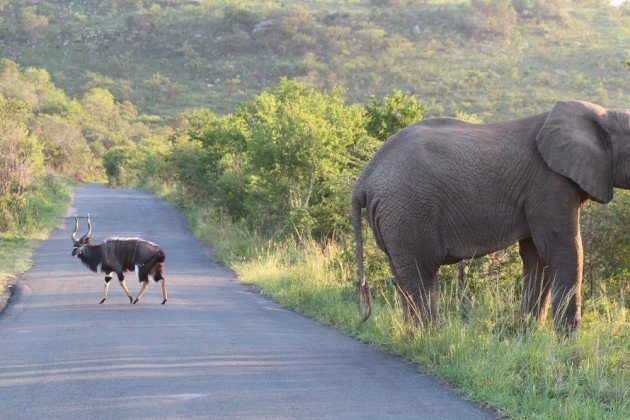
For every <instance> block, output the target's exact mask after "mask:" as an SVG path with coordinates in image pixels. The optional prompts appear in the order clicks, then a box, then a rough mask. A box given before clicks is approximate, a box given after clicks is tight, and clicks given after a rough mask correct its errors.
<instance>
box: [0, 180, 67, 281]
mask: <svg viewBox="0 0 630 420" xmlns="http://www.w3.org/2000/svg"><path fill="white" fill-rule="evenodd" d="M72 185H73V182H72V181H70V180H69V179H67V178H62V177H58V176H49V177H47V178H45V179H42V180H41V181H39V182H38V183H37V184H36V186H35V187H34V188H32V189H31V190H30V191H28V192H27V193H25V195H24V205H23V206H22V207H21V208H20V210H19V212H18V214H16V215H15V216H16V217H15V225H14V226H13V228H12V229H11V230H10V231H8V232H2V233H0V291H2V290H4V289H5V287H6V286H7V285H9V284H10V283H11V282H12V281H14V280H15V279H16V278H17V276H18V275H19V274H21V273H23V272H25V271H26V270H28V269H29V268H30V267H31V263H32V261H31V256H32V255H33V252H34V250H35V248H36V247H37V244H38V243H39V242H40V241H41V240H42V239H44V238H45V237H46V236H47V235H48V232H50V230H51V229H53V228H55V227H56V226H58V225H59V220H60V219H59V218H60V217H61V216H63V214H64V213H65V211H66V208H67V206H68V203H69V202H70V197H71V187H72Z"/></svg>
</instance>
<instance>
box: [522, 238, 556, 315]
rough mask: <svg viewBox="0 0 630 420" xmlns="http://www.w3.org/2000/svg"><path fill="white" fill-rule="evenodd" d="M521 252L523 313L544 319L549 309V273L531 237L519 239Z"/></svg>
mask: <svg viewBox="0 0 630 420" xmlns="http://www.w3.org/2000/svg"><path fill="white" fill-rule="evenodd" d="M518 244H519V253H520V255H521V258H522V259H523V279H524V282H523V292H522V298H521V313H522V314H523V315H527V314H530V315H531V316H533V317H534V318H535V319H537V320H539V321H541V322H542V321H544V320H545V318H546V317H547V311H548V309H549V300H550V299H549V297H550V292H549V291H550V289H549V286H550V283H549V274H548V270H547V269H546V267H545V265H544V263H543V261H542V259H541V258H540V256H539V255H538V251H537V250H536V247H535V245H534V241H533V240H532V239H531V238H527V239H523V240H521V241H519V243H518Z"/></svg>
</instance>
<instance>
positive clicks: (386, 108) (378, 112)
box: [366, 90, 425, 141]
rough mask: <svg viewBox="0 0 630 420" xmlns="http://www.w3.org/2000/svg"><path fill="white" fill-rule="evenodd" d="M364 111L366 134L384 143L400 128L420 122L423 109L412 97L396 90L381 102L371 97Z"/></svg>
mask: <svg viewBox="0 0 630 420" xmlns="http://www.w3.org/2000/svg"><path fill="white" fill-rule="evenodd" d="M366 111H367V115H368V119H369V121H368V123H367V127H366V128H367V131H368V134H370V135H371V136H372V137H375V138H377V139H379V140H381V141H385V140H387V139H388V138H389V137H390V136H391V135H392V134H394V133H395V132H397V131H398V130H400V129H401V128H404V127H406V126H408V125H410V124H413V123H414V122H416V121H420V120H422V117H423V114H424V111H425V108H424V107H422V106H420V105H419V104H418V101H416V99H415V98H414V97H412V96H406V95H404V94H403V93H402V92H401V91H399V90H398V91H396V92H394V93H393V94H391V95H388V96H385V97H384V98H383V99H381V100H378V99H377V98H376V97H374V96H372V97H371V98H370V103H369V104H368V105H367V107H366Z"/></svg>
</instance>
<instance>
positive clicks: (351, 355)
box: [0, 185, 495, 419]
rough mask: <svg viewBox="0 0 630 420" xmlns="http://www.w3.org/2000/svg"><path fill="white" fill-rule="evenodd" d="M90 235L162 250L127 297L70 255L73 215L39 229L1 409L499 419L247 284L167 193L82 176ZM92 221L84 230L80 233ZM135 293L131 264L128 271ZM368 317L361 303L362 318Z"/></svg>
mask: <svg viewBox="0 0 630 420" xmlns="http://www.w3.org/2000/svg"><path fill="white" fill-rule="evenodd" d="M75 212H76V213H77V214H80V215H85V213H87V212H90V213H91V214H92V217H93V222H94V230H93V233H92V237H93V242H97V241H99V242H100V241H101V240H103V239H104V238H106V237H108V236H140V237H143V238H145V239H148V240H151V241H153V242H156V243H158V244H160V245H161V246H162V248H163V249H164V250H165V252H166V269H165V277H166V279H167V284H168V292H169V301H168V302H167V304H166V305H164V306H162V305H160V302H161V290H160V287H159V284H155V283H154V282H153V281H151V284H150V286H149V288H148V289H147V291H146V292H145V294H144V296H143V298H142V300H141V301H140V302H139V303H138V304H137V305H130V304H129V301H128V299H127V297H126V296H125V295H124V292H123V290H122V288H120V286H119V285H118V284H117V281H116V279H115V278H114V280H113V281H112V283H111V286H110V288H109V299H108V301H107V302H106V303H105V304H103V305H99V304H98V302H99V300H100V299H101V297H102V292H103V284H104V282H103V277H104V276H103V275H102V274H100V273H99V274H93V273H92V272H90V271H89V270H88V269H87V267H85V266H84V265H83V264H81V263H80V261H79V260H78V259H76V258H74V257H71V256H70V252H71V251H72V244H71V240H70V232H71V230H72V227H73V221H72V219H66V221H65V223H64V224H63V225H62V227H61V228H60V229H58V230H56V231H54V232H53V233H52V234H51V235H50V237H49V239H47V240H45V241H43V242H42V244H41V246H40V248H39V249H38V251H37V252H36V254H35V256H34V262H35V265H34V267H33V268H32V269H31V270H30V271H28V272H27V273H26V274H25V275H24V276H23V278H22V279H21V280H20V281H19V282H18V284H17V285H16V286H15V293H14V296H13V297H12V299H11V301H10V302H9V305H8V306H7V308H6V309H5V311H4V312H3V313H2V314H1V315H0V418H2V419H9V418H11V419H15V418H90V419H96V418H141V417H144V418H146V417H149V418H158V417H159V418H168V417H179V418H181V417H186V418H190V417H201V418H235V417H237V418H252V417H254V418H322V417H326V418H375V419H377V418H379V419H380V418H388V417H391V418H439V419H448V418H453V419H461V418H465V419H477V418H492V417H495V415H494V414H492V413H489V412H487V411H484V410H482V409H480V408H479V407H477V406H475V405H474V404H471V403H470V402H467V401H465V400H464V399H462V398H461V397H459V396H457V395H456V394H455V393H454V392H453V391H451V390H449V389H448V388H447V387H445V386H443V385H442V384H440V383H439V382H438V381H436V380H435V379H434V378H432V377H429V376H425V375H422V374H419V373H417V371H416V369H415V368H414V366H412V365H411V364H409V363H406V362H404V361H403V360H400V359H398V358H396V357H392V356H389V355H387V354H385V353H383V352H380V351H377V350H375V349H372V348H370V347H369V346H367V345H365V344H363V343H360V342H358V341H356V340H354V339H352V338H349V337H346V336H344V335H342V334H341V333H339V332H338V331H336V330H334V329H332V328H328V327H325V326H322V325H319V324H318V323H317V322H315V321H313V320H310V319H307V318H305V317H302V316H300V315H298V314H295V313H293V312H290V311H287V310H284V309H282V308H281V307H279V306H278V305H277V304H275V303H273V302H272V301H270V300H269V299H267V298H265V297H263V296H261V295H260V294H259V293H257V292H256V291H255V290H254V289H252V288H250V287H248V286H245V285H242V284H239V283H238V281H237V280H236V278H235V276H234V274H233V273H231V272H230V271H229V270H227V269H225V268H222V267H220V266H218V265H217V264H216V263H215V262H214V261H213V259H212V258H211V257H210V256H209V253H208V249H207V247H206V246H204V244H203V243H202V242H200V241H199V240H197V239H195V238H194V237H193V235H192V234H191V233H190V232H189V231H188V230H187V228H186V225H185V221H184V219H183V217H182V216H181V215H180V214H179V212H178V211H177V210H176V209H175V208H174V207H172V206H171V205H169V204H167V203H165V202H164V201H162V200H160V199H158V198H155V197H153V196H151V195H149V194H147V193H144V192H140V191H135V190H109V189H105V188H104V187H102V186H99V185H90V186H85V187H80V188H77V189H76V190H75V197H74V201H73V204H72V206H71V208H70V209H69V210H68V213H67V216H71V215H72V214H74V213H75ZM83 229H85V225H82V226H81V227H80V228H79V232H78V233H79V234H83V233H84V232H85V230H83ZM126 281H127V284H128V286H129V288H130V290H131V293H132V294H133V295H134V296H135V294H136V293H137V291H138V289H139V286H140V285H139V283H138V281H137V277H136V276H135V274H134V273H128V274H127V278H126ZM359 316H360V314H359V312H357V318H358V317H359Z"/></svg>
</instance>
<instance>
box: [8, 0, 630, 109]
mask: <svg viewBox="0 0 630 420" xmlns="http://www.w3.org/2000/svg"><path fill="white" fill-rule="evenodd" d="M3 5H4V6H3ZM0 8H1V9H2V10H1V11H0V20H1V21H0V55H2V56H5V57H7V58H9V59H12V60H14V61H16V62H18V63H20V64H22V65H25V66H38V67H44V68H46V69H48V70H49V71H50V72H51V74H52V76H53V80H54V82H55V83H56V84H57V85H59V86H61V87H63V88H64V89H65V90H66V91H68V92H69V93H70V94H72V95H79V94H81V93H83V92H84V91H86V90H88V89H90V88H93V87H103V88H107V89H109V90H111V91H112V92H114V94H115V95H116V99H117V100H130V101H132V102H134V103H135V104H137V105H138V106H139V107H140V109H141V110H142V111H143V112H147V113H154V114H160V115H173V114H175V113H177V112H179V111H181V110H183V109H185V108H190V107H198V106H207V107H210V108H211V109H213V110H214V111H216V112H220V113H223V112H228V111H230V110H232V109H233V107H234V105H235V104H238V103H240V102H243V101H244V100H247V99H249V98H251V97H252V96H253V95H254V94H255V93H258V92H260V91H261V90H263V89H264V88H265V87H266V86H267V85H269V84H270V83H272V82H277V81H278V78H279V77H280V76H288V77H291V78H296V79H298V80H300V81H303V82H306V83H307V84H309V85H311V86H313V87H316V88H320V89H321V88H330V87H332V86H333V85H341V86H344V87H345V88H346V89H347V96H348V97H349V98H350V99H352V100H358V101H365V100H366V98H368V97H369V96H370V95H372V94H375V95H378V96H382V95H383V94H386V93H390V92H392V91H393V90H395V89H400V90H402V91H403V92H405V93H407V94H413V95H415V96H416V97H417V98H418V99H419V101H420V102H421V103H423V104H426V105H427V106H428V111H427V115H436V114H447V115H448V114H450V115H453V114H455V112H456V111H458V110H461V111H464V112H467V113H477V114H478V115H479V116H480V117H481V118H482V119H484V120H486V121H491V120H498V119H501V118H506V117H513V116H518V115H523V114H526V113H531V112H536V111H540V110H541V109H546V108H548V107H549V106H550V105H551V104H552V103H553V102H554V101H555V100H556V99H564V98H582V99H587V100H590V101H593V102H596V103H600V104H602V105H605V106H608V107H614V106H627V103H624V100H626V101H627V98H628V96H627V95H628V93H629V92H628V89H627V84H628V83H627V82H628V76H629V75H630V73H628V71H627V70H626V69H624V66H623V65H621V64H620V62H621V61H622V60H623V59H626V58H627V57H628V56H630V51H629V50H628V46H629V45H630V42H629V41H630V15H629V13H628V10H630V7H629V6H628V5H627V4H626V5H624V6H621V7H613V6H610V5H609V4H608V2H606V1H604V0H599V1H598V0H582V1H579V2H564V1H560V0H552V1H543V0H527V1H525V0H470V1H461V0H452V1H444V0H434V1H430V0H352V1H344V2H339V1H337V2H335V1H330V0H309V1H307V0H296V1H291V2H286V1H282V0H267V1H261V2H247V1H237V0H216V1H210V0H190V1H188V0H161V1H142V0H98V1H97V0H91V1H74V2H67V1H52V0H49V1H31V0H16V1H5V2H0Z"/></svg>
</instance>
